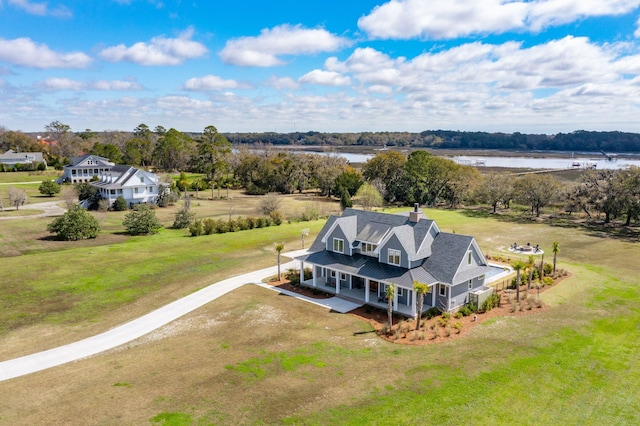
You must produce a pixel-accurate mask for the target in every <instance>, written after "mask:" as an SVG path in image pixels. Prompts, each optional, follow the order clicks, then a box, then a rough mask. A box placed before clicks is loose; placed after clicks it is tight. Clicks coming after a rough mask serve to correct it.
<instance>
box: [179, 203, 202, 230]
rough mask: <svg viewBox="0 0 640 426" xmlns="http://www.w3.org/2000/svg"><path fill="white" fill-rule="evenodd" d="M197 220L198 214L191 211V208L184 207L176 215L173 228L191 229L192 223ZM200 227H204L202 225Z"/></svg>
mask: <svg viewBox="0 0 640 426" xmlns="http://www.w3.org/2000/svg"><path fill="white" fill-rule="evenodd" d="M195 218H196V214H195V213H193V212H191V211H189V208H188V207H187V206H184V207H182V208H181V209H180V210H178V213H176V219H175V220H174V221H173V228H175V229H185V228H189V225H191V222H193V220H194V219H195ZM200 226H201V227H202V223H200Z"/></svg>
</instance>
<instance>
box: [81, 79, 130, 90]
mask: <svg viewBox="0 0 640 426" xmlns="http://www.w3.org/2000/svg"><path fill="white" fill-rule="evenodd" d="M88 87H89V88H90V89H93V90H105V91H127V90H142V86H140V84H138V83H137V82H136V81H135V80H98V81H94V82H91V83H89V85H88Z"/></svg>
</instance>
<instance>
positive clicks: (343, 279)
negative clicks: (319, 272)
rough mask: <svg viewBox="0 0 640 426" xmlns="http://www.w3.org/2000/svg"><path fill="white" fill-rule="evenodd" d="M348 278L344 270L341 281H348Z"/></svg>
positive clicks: (341, 273)
mask: <svg viewBox="0 0 640 426" xmlns="http://www.w3.org/2000/svg"><path fill="white" fill-rule="evenodd" d="M346 280H347V274H345V273H344V272H340V281H346Z"/></svg>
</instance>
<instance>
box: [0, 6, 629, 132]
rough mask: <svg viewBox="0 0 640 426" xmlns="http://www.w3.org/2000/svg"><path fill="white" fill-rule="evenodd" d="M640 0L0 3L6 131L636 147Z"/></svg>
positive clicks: (0, 114)
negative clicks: (617, 134) (420, 137)
mask: <svg viewBox="0 0 640 426" xmlns="http://www.w3.org/2000/svg"><path fill="white" fill-rule="evenodd" d="M639 18H640V0H606V1H605V0H580V1H576V0H529V1H526V0H482V1H479V0H391V1H373V0H341V1H337V0H322V1H312V2H302V1H300V0H297V1H289V0H270V1H242V0H239V1H235V2H232V1H216V0H211V1H197V0H193V1H182V0H164V1H160V0H94V1H86V0H82V1H79V0H60V1H58V0H49V1H46V2H45V1H39V0H0V126H2V127H4V128H5V129H10V130H22V131H28V132H31V131H43V129H44V126H45V125H46V124H48V123H50V122H52V121H55V120H58V121H61V122H63V123H65V124H69V125H70V126H71V128H72V130H74V131H82V130H84V129H93V130H132V129H133V128H134V127H136V126H137V125H138V124H141V123H145V124H147V125H148V126H149V127H151V128H153V127H155V126H156V125H162V126H164V127H165V128H170V127H174V128H176V129H178V130H182V131H201V130H202V129H203V128H204V127H205V126H207V125H210V124H213V125H215V126H216V127H217V128H218V129H219V130H220V131H223V132H260V131H276V132H290V131H294V130H295V131H310V130H315V131H323V132H333V131H335V132H360V131H414V132H419V131H422V130H428V129H451V130H473V131H475V130H477V131H502V132H516V131H519V132H523V133H547V134H553V133H558V132H570V131H573V130H579V129H580V130H582V129H584V130H621V131H632V132H640V120H638V117H639V116H640V114H639V112H640V28H639Z"/></svg>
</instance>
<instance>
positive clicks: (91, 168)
mask: <svg viewBox="0 0 640 426" xmlns="http://www.w3.org/2000/svg"><path fill="white" fill-rule="evenodd" d="M114 166H115V163H112V162H111V161H109V159H108V158H104V157H100V156H99V155H93V154H85V155H83V156H81V157H73V158H72V159H71V164H67V165H66V166H64V176H63V181H65V182H70V183H80V182H90V181H91V180H92V179H93V177H94V176H98V177H99V176H100V175H102V174H104V173H106V172H108V171H109V170H111V169H112V168H113V167H114Z"/></svg>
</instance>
